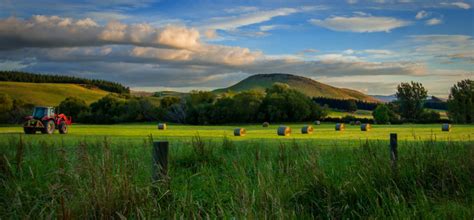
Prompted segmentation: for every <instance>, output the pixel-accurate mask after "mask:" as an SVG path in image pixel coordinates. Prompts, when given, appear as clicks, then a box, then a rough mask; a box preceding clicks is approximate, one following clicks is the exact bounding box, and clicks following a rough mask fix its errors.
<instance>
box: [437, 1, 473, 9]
mask: <svg viewBox="0 0 474 220" xmlns="http://www.w3.org/2000/svg"><path fill="white" fill-rule="evenodd" d="M441 5H445V6H454V7H458V8H462V9H470V8H471V5H469V4H468V3H465V2H442V3H441Z"/></svg>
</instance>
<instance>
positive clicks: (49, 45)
mask: <svg viewBox="0 0 474 220" xmlns="http://www.w3.org/2000/svg"><path fill="white" fill-rule="evenodd" d="M0 70H17V71H26V72H34V73H48V74H51V73H52V74H63V75H72V76H80V77H87V78H98V79H105V80H111V81H116V82H120V83H123V84H125V85H127V86H130V87H131V89H134V90H143V91H159V90H176V91H189V90H196V89H197V90H211V89H216V88H222V87H227V86H230V85H232V84H235V83H236V82H238V81H240V80H242V79H245V78H247V77H248V76H251V75H252V74H260V73H290V74H296V75H301V76H306V77H309V78H311V79H314V80H317V81H320V82H323V83H327V84H330V85H333V86H337V87H345V88H351V89H355V90H358V91H361V92H364V93H367V94H379V95H389V94H393V93H394V92H395V90H396V86H397V85H398V84H399V83H400V82H409V81H416V82H421V83H422V84H423V85H424V86H425V87H426V88H427V89H428V91H429V93H430V94H431V95H438V96H443V97H446V96H447V95H448V94H449V88H450V87H451V86H453V85H454V84H455V83H456V82H458V81H460V80H463V79H473V78H474V0H452V1H449V0H439V1H438V0H321V1H316V0H311V1H306V0H305V1H300V0H295V1H284V0H274V1H270V0H253V1H252V0H246V1H226V0H223V1H210V0H162V1H152V0H101V1H94V0H70V1H55V0H42V1H36V0H34V1H33V0H30V1H26V0H0Z"/></svg>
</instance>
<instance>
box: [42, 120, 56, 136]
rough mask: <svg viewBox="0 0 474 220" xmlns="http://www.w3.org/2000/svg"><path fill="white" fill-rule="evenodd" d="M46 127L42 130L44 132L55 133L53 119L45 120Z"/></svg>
mask: <svg viewBox="0 0 474 220" xmlns="http://www.w3.org/2000/svg"><path fill="white" fill-rule="evenodd" d="M43 125H44V128H43V129H42V130H41V133H43V134H52V133H54V129H55V125H54V121H53V120H48V121H44V122H43Z"/></svg>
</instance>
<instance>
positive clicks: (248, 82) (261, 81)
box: [214, 73, 379, 102]
mask: <svg viewBox="0 0 474 220" xmlns="http://www.w3.org/2000/svg"><path fill="white" fill-rule="evenodd" d="M276 82H279V83H286V84H288V85H289V86H290V87H291V88H293V89H296V90H298V91H300V92H302V93H304V94H306V95H307V96H309V97H326V98H334V99H355V100H361V101H368V102H379V101H378V100H377V99H375V98H373V97H371V96H369V95H366V94H364V93H361V92H358V91H355V90H351V89H345V88H336V87H334V86H330V85H327V84H323V83H320V82H317V81H314V80H312V79H309V78H306V77H302V76H296V75H291V74H282V73H272V74H257V75H253V76H250V77H248V78H246V79H244V80H242V81H240V82H238V83H237V84H235V85H233V86H230V87H228V88H224V89H218V90H214V92H216V93H222V92H226V91H234V92H241V91H245V90H251V89H253V90H265V89H266V88H269V87H271V86H272V85H273V84H274V83H276Z"/></svg>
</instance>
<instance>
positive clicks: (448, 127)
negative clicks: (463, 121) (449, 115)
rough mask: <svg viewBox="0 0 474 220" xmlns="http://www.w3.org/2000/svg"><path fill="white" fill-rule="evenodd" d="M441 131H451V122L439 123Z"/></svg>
mask: <svg viewBox="0 0 474 220" xmlns="http://www.w3.org/2000/svg"><path fill="white" fill-rule="evenodd" d="M441 131H447V132H450V131H451V124H443V125H441Z"/></svg>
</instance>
